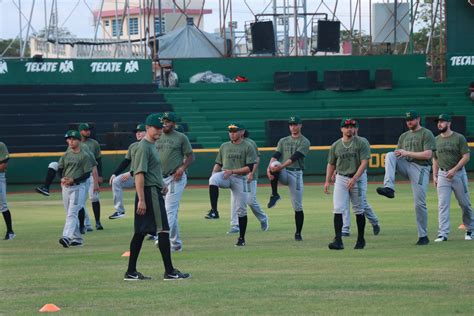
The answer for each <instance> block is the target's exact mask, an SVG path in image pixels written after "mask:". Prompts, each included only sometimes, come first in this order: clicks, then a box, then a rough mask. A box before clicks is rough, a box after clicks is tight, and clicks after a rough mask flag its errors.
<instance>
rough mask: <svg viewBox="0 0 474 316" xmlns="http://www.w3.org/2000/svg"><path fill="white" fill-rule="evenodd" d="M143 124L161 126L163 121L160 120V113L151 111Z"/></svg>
mask: <svg viewBox="0 0 474 316" xmlns="http://www.w3.org/2000/svg"><path fill="white" fill-rule="evenodd" d="M145 125H148V126H154V127H157V128H163V123H162V122H161V115H160V113H153V114H150V115H148V116H147V118H146V121H145Z"/></svg>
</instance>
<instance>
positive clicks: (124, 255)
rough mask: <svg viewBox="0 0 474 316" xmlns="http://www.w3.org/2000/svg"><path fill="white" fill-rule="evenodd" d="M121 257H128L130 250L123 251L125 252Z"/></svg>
mask: <svg viewBox="0 0 474 316" xmlns="http://www.w3.org/2000/svg"><path fill="white" fill-rule="evenodd" d="M122 257H130V251H125V252H124V253H123V254H122Z"/></svg>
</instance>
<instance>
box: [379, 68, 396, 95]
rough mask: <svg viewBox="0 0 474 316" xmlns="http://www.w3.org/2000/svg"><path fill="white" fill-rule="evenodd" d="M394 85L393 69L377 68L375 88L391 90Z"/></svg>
mask: <svg viewBox="0 0 474 316" xmlns="http://www.w3.org/2000/svg"><path fill="white" fill-rule="evenodd" d="M392 87H393V83H392V70H391V69H377V70H375V89H387V90H391V89H392Z"/></svg>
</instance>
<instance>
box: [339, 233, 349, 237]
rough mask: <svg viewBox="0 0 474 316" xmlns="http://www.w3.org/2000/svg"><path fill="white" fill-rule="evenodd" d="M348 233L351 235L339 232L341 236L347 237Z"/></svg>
mask: <svg viewBox="0 0 474 316" xmlns="http://www.w3.org/2000/svg"><path fill="white" fill-rule="evenodd" d="M350 235H351V233H341V236H342V237H349V236H350Z"/></svg>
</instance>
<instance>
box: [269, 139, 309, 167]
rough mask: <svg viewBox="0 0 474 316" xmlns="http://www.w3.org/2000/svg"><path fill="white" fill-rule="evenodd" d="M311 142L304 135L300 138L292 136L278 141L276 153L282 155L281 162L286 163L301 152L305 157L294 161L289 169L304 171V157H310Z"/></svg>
mask: <svg viewBox="0 0 474 316" xmlns="http://www.w3.org/2000/svg"><path fill="white" fill-rule="evenodd" d="M309 146H310V143H309V140H308V139H307V138H306V137H304V136H303V135H300V136H298V137H297V138H294V137H292V136H291V135H290V136H287V137H284V138H282V139H280V140H279V141H278V145H277V149H276V151H277V152H279V153H281V161H282V162H285V161H287V160H288V159H290V157H291V156H292V155H293V154H294V153H295V152H297V151H298V152H300V153H302V154H303V157H301V158H299V159H298V160H296V161H294V162H293V163H292V164H291V165H289V166H288V167H287V168H295V169H301V170H303V169H304V157H306V156H307V155H308V152H309Z"/></svg>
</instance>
